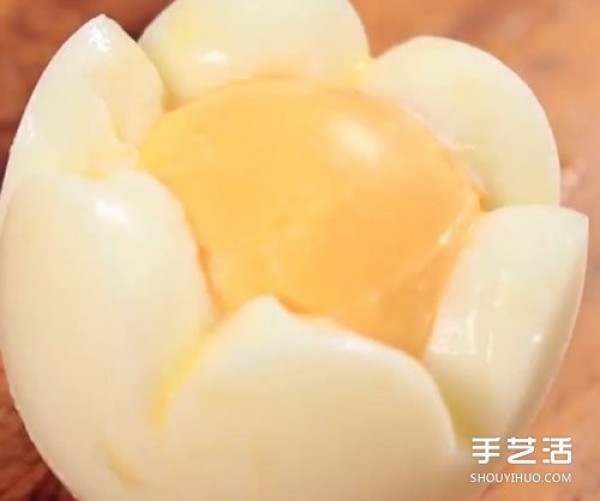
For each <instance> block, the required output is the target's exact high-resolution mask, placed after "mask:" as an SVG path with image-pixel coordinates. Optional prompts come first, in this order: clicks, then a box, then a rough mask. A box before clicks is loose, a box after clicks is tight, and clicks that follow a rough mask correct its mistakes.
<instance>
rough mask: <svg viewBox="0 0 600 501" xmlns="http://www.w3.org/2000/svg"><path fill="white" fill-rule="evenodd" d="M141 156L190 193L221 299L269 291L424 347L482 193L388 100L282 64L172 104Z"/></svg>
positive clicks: (403, 344) (358, 327)
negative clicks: (274, 74)
mask: <svg viewBox="0 0 600 501" xmlns="http://www.w3.org/2000/svg"><path fill="white" fill-rule="evenodd" d="M140 162H141V166H142V168H143V169H145V170H146V171H148V172H149V173H151V174H152V175H154V176H155V177H157V178H158V179H159V180H161V181H162V182H163V183H164V184H165V185H166V186H167V187H168V188H169V189H170V190H171V191H172V192H173V193H174V194H175V196H176V197H177V198H178V199H179V200H180V201H181V202H182V204H183V207H184V208H185V211H186V214H187V217H188V219H189V222H190V224H191V227H192V229H193V232H194V233H195V238H196V241H197V243H198V248H199V256H200V258H201V259H202V262H203V265H204V269H205V271H206V273H207V276H208V280H209V285H210V287H211V290H212V293H213V296H214V299H215V302H216V304H217V306H218V308H219V309H220V311H221V312H222V313H228V312H231V311H234V310H235V309H237V308H239V307H240V306H241V305H243V304H244V303H245V302H247V301H248V300H250V299H252V298H254V297H257V296H259V295H264V294H271V295H274V296H275V297H277V298H278V299H279V300H281V301H282V302H283V303H284V304H286V305H287V306H288V307H290V308H291V309H293V310H294V311H297V312H300V313H304V314H310V315H318V316H323V317H327V318H330V319H333V320H335V321H337V322H338V323H340V324H341V325H344V326H346V327H348V328H350V329H353V330H354V331H356V332H358V333H361V334H362V335H365V336H368V337H371V338H373V339H377V340H379V341H382V342H384V343H387V344H389V345H393V346H396V347H399V348H402V349H404V350H406V351H408V352H411V353H413V354H418V353H419V352H420V351H421V350H422V349H423V347H424V346H425V343H426V342H427V339H428V335H429V332H430V330H431V327H432V321H433V319H434V317H435V312H436V307H437V304H438V301H439V299H440V295H441V293H442V291H443V287H444V284H445V282H446V279H447V278H448V275H449V272H450V271H451V269H452V266H453V263H454V261H455V258H456V255H457V252H458V251H459V250H460V249H461V247H462V246H463V244H464V242H465V239H466V236H467V232H468V230H469V227H470V225H471V223H472V221H473V219H474V218H475V217H476V216H477V214H478V211H479V196H478V193H477V191H476V190H475V189H474V187H473V185H472V183H471V182H470V181H469V179H467V177H466V176H465V175H464V174H463V172H462V171H461V169H460V168H459V167H458V166H457V165H456V163H455V162H454V160H453V158H452V157H451V155H450V154H449V153H448V151H447V150H446V149H445V148H444V146H443V145H442V144H440V142H439V141H438V140H437V138H436V137H435V136H434V135H433V134H432V133H431V132H430V131H429V130H428V129H427V128H426V127H425V126H423V125H422V124H421V123H420V122H419V121H417V120H416V119H414V118H413V117H412V116H411V115H410V114H408V113H406V112H404V111H403V110H401V109H399V108H398V107H396V106H393V105H391V104H390V103H388V102H384V101H381V100H379V99H377V98H374V97H370V96H368V95H366V94H363V93H361V92H359V91H357V90H353V89H338V88H332V87H328V86H325V85H323V84H319V83H315V82H310V81H304V80H300V79H298V80H294V79H286V78H262V79H254V80H249V81H244V82H236V83H232V84H229V85H227V86H224V87H221V88H218V89H216V90H212V91H209V92H207V93H205V94H203V95H202V96H200V97H199V98H198V99H196V100H195V101H193V102H190V103H188V104H185V105H183V106H182V107H180V108H178V109H176V110H174V111H172V112H169V113H167V114H166V115H165V116H164V117H163V118H161V120H160V121H159V123H158V124H157V125H156V126H155V128H154V129H153V131H152V132H151V133H150V135H149V137H148V138H147V140H146V142H145V145H144V146H143V148H142V154H141V160H140Z"/></svg>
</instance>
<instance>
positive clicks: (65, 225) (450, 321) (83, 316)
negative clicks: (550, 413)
mask: <svg viewBox="0 0 600 501" xmlns="http://www.w3.org/2000/svg"><path fill="white" fill-rule="evenodd" d="M558 201H559V164H558V157H557V153H556V147H555V144H554V140H553V137H552V133H551V131H550V128H549V126H548V123H547V120H546V117H545V115H544V112H543V110H542V109H541V107H540V105H539V104H538V102H537V101H536V99H535V97H534V96H533V94H532V93H531V91H530V90H529V89H528V88H527V86H526V85H525V84H524V83H523V82H522V81H521V80H520V79H519V78H518V77H517V76H516V75H515V74H514V73H512V72H511V71H510V70H509V69H507V68H506V67H505V66H504V65H502V63H500V62H499V61H497V60H496V59H494V58H493V57H492V56H490V55H488V54H486V53H484V52H481V51H480V50H478V49H475V48H473V47H470V46H468V45H465V44H462V43H459V42H455V41H451V40H446V39H441V38H434V37H422V38H417V39H414V40H411V41H408V42H406V43H404V44H401V45H399V46H397V47H395V48H393V49H391V50H390V51H389V52H387V53H386V54H384V55H382V56H381V57H379V58H372V57H371V56H370V55H369V50H368V45H367V42H366V36H365V34H364V31H363V29H362V27H361V24H360V21H359V19H358V17H357V15H356V13H355V12H354V11H353V9H352V7H351V6H350V4H349V3H347V2H346V1H345V0H305V1H303V2H296V1H292V0H285V1H274V0H253V1H251V2H248V1H244V0H231V1H229V2H221V1H218V0H176V1H175V2H174V3H173V4H172V5H171V6H170V7H168V8H167V9H166V10H165V11H164V12H163V13H162V14H161V15H160V16H159V17H158V18H157V19H156V20H155V21H154V22H153V23H152V24H151V25H150V26H149V28H148V29H147V31H146V33H145V34H144V35H143V37H142V39H141V40H140V44H139V45H138V44H136V43H135V42H134V41H132V40H131V39H130V38H129V37H128V36H127V35H126V34H125V33H124V32H123V31H122V30H121V29H120V28H119V27H118V26H117V25H116V24H115V23H114V22H112V21H110V20H108V19H106V18H104V17H99V18H96V19H94V20H92V21H90V22H89V23H87V24H86V25H85V26H84V27H82V28H81V29H80V30H79V31H78V32H77V33H75V34H74V35H73V36H72V37H71V38H70V39H69V40H68V41H67V42H66V43H65V45H64V46H63V47H62V48H61V49H60V50H59V52H58V53H57V55H56V56H55V57H54V59H53V60H52V61H51V63H50V64H49V66H48V68H47V70H46V71H45V73H44V75H43V76H42V78H41V80H40V82H39V84H38V86H37V88H36V90H35V91H34V94H33V95H32V97H31V100H30V103H29V105H28V107H27V109H26V111H25V114H24V117H23V120H22V123H21V126H20V127H19V130H18V133H17V137H16V139H15V142H14V145H13V148H12V150H11V155H10V159H9V165H8V169H7V175H6V179H5V183H4V186H3V191H2V196H1V197H0V224H1V236H0V334H1V340H2V352H3V357H4V361H5V365H6V370H7V375H8V377H9V382H10V386H11V390H12V393H13V396H14V398H15V402H16V404H17V407H18V409H19V411H20V413H21V415H22V417H23V419H24V422H25V424H26V426H27V429H28V431H29V433H30V435H31V437H32V439H33V441H34V442H35V444H36V446H37V447H38V448H39V450H40V452H41V453H42V455H43V457H44V458H45V460H46V461H47V462H48V464H49V465H50V466H51V467H52V469H53V470H54V471H55V472H56V473H57V475H58V476H59V477H60V478H61V479H62V481H63V482H64V483H65V484H66V485H67V486H68V487H69V489H70V490H71V491H72V492H73V493H74V494H75V495H76V496H77V497H78V498H80V499H82V500H84V501H95V500H98V501H104V500H106V499H110V500H113V501H121V500H122V501H134V500H143V501H152V500H157V501H164V500H165V499H172V500H178V501H187V500H189V501H195V500H197V499H205V500H207V501H213V500H214V501H217V500H219V501H238V500H240V499H247V500H252V501H254V500H260V501H269V500H273V501H281V500H286V501H295V500H297V501H306V500H319V501H352V500H356V501H362V500H366V499H368V500H373V501H379V500H381V501H383V500H388V499H406V500H425V501H426V500H432V501H433V500H441V499H444V500H447V499H465V498H467V497H468V496H470V495H473V486H472V485H470V484H469V482H468V473H469V472H470V471H472V470H473V467H474V465H473V464H472V461H470V458H469V441H470V437H472V436H481V435H484V436H485V435H493V436H507V435H509V434H511V433H514V432H515V430H518V429H520V428H522V427H523V426H526V425H527V423H528V422H529V421H530V420H531V418H532V417H533V415H534V413H535V411H536V409H537V407H538V406H539V404H540V402H541V400H542V398H543V396H544V394H545V391H546V389H547V387H548V385H549V383H550V381H551V378H552V375H553V374H554V372H555V370H556V368H557V366H558V363H559V361H560V357H561V355H562V352H563V350H564V348H565V346H566V344H567V342H568V338H569V335H570V331H571V328H572V324H573V321H574V318H575V315H576V312H577V308H578V303H579V299H580V294H581V287H582V283H583V272H584V268H585V254H586V245H587V222H586V218H585V217H584V216H583V215H581V214H578V213H576V212H574V211H570V210H567V209H563V208H560V207H559V206H558Z"/></svg>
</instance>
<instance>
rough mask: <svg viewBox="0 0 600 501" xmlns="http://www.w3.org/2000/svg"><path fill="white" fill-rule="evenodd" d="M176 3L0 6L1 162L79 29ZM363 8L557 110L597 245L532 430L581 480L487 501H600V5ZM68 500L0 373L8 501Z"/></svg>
mask: <svg viewBox="0 0 600 501" xmlns="http://www.w3.org/2000/svg"><path fill="white" fill-rule="evenodd" d="M300 1H301V0H300ZM166 3H168V2H167V1H165V0H129V1H123V0H97V1H85V2H83V1H80V0H35V1H33V0H0V165H4V164H5V161H6V154H7V150H8V145H9V143H10V141H11V139H12V136H13V134H14V130H15V127H16V124H17V121H18V119H19V116H20V114H21V112H22V109H23V106H24V104H25V102H26V99H27V97H28V95H29V93H30V92H31V89H32V86H33V85H34V83H35V81H36V79H37V78H38V77H39V75H40V72H41V71H42V69H43V67H44V66H45V64H46V63H47V62H48V60H49V58H50V56H51V54H52V53H53V52H54V51H55V50H56V48H57V47H58V45H59V44H60V43H61V42H62V41H64V40H65V38H67V37H68V35H69V34H70V33H72V32H73V31H74V30H75V29H76V28H77V27H78V26H79V25H80V24H81V23H82V22H83V21H84V20H86V19H88V18H90V17H91V16H93V15H95V14H97V13H100V12H104V13H107V14H109V15H111V16H112V17H114V18H115V19H117V20H118V21H119V22H120V23H121V24H122V25H123V26H124V27H125V28H126V29H127V30H128V31H129V32H130V33H132V34H133V35H137V34H139V32H140V30H141V29H142V27H143V26H145V25H146V24H147V22H148V21H149V20H150V19H151V18H152V16H153V15H154V14H155V13H156V12H158V11H159V10H160V9H161V8H162V7H163V6H164V5H165V4H166ZM355 4H356V6H357V7H358V9H359V11H360V12H361V14H362V16H363V19H364V20H365V22H366V24H367V27H368V30H369V33H370V36H371V40H372V43H373V46H374V49H375V50H376V51H377V52H379V51H381V50H382V49H384V48H386V47H388V46H389V45H391V44H393V43H395V42H398V41H401V40H403V39H405V38H407V37H409V36H411V35H415V34H421V33H428V34H442V35H447V36H451V37H455V38H459V39H462V40H466V41H468V42H471V43H474V44H476V45H479V46H481V47H483V48H485V49H487V50H489V51H491V52H493V53H494V54H496V55H497V56H499V57H500V58H502V59H503V60H504V61H505V62H507V63H508V64H509V65H510V66H512V67H513V68H514V69H516V70H517V71H518V72H519V73H520V74H521V75H522V76H523V77H524V78H525V79H526V80H527V81H528V82H529V83H530V85H531V86H532V87H533V89H534V91H535V92H536V93H537V94H538V96H539V97H540V98H541V100H542V103H543V104H544V106H545V107H546V109H547V111H548V113H549V115H550V119H551V121H552V124H553V127H554V130H555V132H556V135H557V139H558V142H559V148H560V151H561V158H562V164H563V165H564V167H565V176H564V180H565V182H564V188H565V189H564V195H565V202H566V203H567V204H568V205H570V206H573V207H576V208H577V209H579V210H581V211H583V212H586V213H587V214H589V215H590V216H591V235H592V238H591V252H590V262H589V271H588V277H587V279H588V280H587V289H586V292H585V297H584V305H583V309H582V312H581V315H580V319H579V323H578V326H577V329H576V332H575V337H574V342H573V344H572V346H571V348H570V350H569V353H568V355H567V358H566V361H565V364H564V366H563V368H562V371H561V373H560V374H559V376H558V379H557V381H556V384H555V385H554V388H553V391H552V393H551V395H550V398H549V399H548V401H547V402H546V405H545V407H544V409H543V411H542V413H541V415H540V416H539V417H538V419H537V421H536V423H535V425H534V427H533V430H532V432H531V433H532V435H535V436H537V437H542V436H572V437H573V441H574V446H573V465H572V466H571V467H569V468H567V469H563V471H570V472H572V473H573V482H572V483H571V484H537V485H534V484H528V485H502V486H496V487H494V488H492V489H490V490H488V491H487V492H486V494H484V496H483V499H484V500H485V501H506V500H515V501H519V500H530V499H535V500H538V499H540V500H549V501H558V500H561V501H563V500H564V501H567V500H573V501H575V500H579V501H583V500H585V501H593V500H600V335H599V328H600V322H599V319H598V315H597V314H596V312H595V309H596V308H598V307H600V274H599V268H598V266H599V264H600V231H599V230H600V207H599V203H598V202H597V201H596V200H597V196H598V194H600V124H598V114H599V112H600V1H599V0H529V1H528V0H502V1H501V0H495V1H494V0H419V1H415V0H397V1H394V0H356V1H355ZM524 160H525V161H526V159H524ZM432 453H434V451H432ZM532 468H533V469H532V470H527V471H536V472H544V471H546V469H545V467H543V466H541V465H540V466H536V467H532ZM555 470H556V467H554V469H550V468H548V470H547V471H555ZM520 471H523V467H521V469H520ZM70 499H71V498H70V497H69V496H68V495H67V494H66V493H65V492H64V491H63V490H62V489H61V488H60V486H59V485H58V483H57V482H56V480H54V478H53V477H52V475H51V474H49V473H48V471H47V469H46V468H45V467H44V465H43V463H42V462H41V461H40V460H39V458H38V456H37V455H36V453H35V452H34V450H33V448H32V447H31V445H30V444H29V442H28V441H27V439H26V436H25V434H24V432H23V429H22V426H21V424H20V421H19V419H18V417H17V415H16V413H15V411H14V409H13V408H12V406H11V403H10V398H9V395H8V392H7V389H6V385H5V382H4V378H3V375H2V370H1V367H0V501H26V500H31V501H33V500H38V501H50V500H64V501H67V500H70ZM107 501H110V500H107ZM315 501H316V500H315ZM407 501H408V500H407ZM410 501H413V500H410ZM414 501H418V500H414Z"/></svg>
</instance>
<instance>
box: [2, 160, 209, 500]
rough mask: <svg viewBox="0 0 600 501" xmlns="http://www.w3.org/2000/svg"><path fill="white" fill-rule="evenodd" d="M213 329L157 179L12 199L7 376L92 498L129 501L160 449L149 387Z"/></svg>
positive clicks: (41, 438)
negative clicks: (127, 492)
mask: <svg viewBox="0 0 600 501" xmlns="http://www.w3.org/2000/svg"><path fill="white" fill-rule="evenodd" d="M211 320H212V306H211V303H210V298H209V295H208V293H207V290H206V287H205V282H204V277H203V275H202V273H201V271H200V268H199V266H198V262H197V256H196V245H195V242H194V240H193V238H192V237H191V235H190V234H189V232H188V228H187V225H186V222H185V219H184V216H183V213H182V211H181V210H180V207H179V205H178V204H177V203H176V202H175V201H174V200H173V199H172V197H171V195H170V194H169V193H168V192H167V191H166V190H165V189H164V188H162V186H161V185H160V184H158V183H157V182H156V181H154V180H153V179H152V178H150V177H149V176H147V175H145V174H143V173H138V172H135V171H132V170H122V171H120V172H118V173H116V174H114V175H111V176H109V177H107V178H106V179H104V180H96V181H89V180H83V179H81V178H80V177H78V176H75V175H70V174H45V175H37V176H33V177H31V178H30V179H28V180H27V181H24V182H23V183H22V184H21V185H20V187H19V188H18V189H17V190H16V191H15V193H14V196H13V201H12V203H11V205H10V208H9V211H8V214H7V218H6V224H5V227H4V231H3V235H2V239H1V241H0V333H1V336H2V337H1V341H2V352H3V357H4V362H5V367H6V373H7V376H8V380H9V384H10V388H11V390H12V394H13V396H14V398H15V401H16V404H17V407H18V409H19V411H20V413H21V416H22V417H23V419H24V422H25V424H26V427H27V429H28V431H29V432H30V434H31V436H32V438H33V440H34V442H35V443H36V445H37V446H38V448H39V449H40V451H41V452H42V455H43V456H44V458H45V459H46V460H47V461H48V463H49V464H50V465H51V467H52V468H53V469H54V471H55V472H57V473H58V474H59V476H60V477H61V478H62V479H63V481H65V483H66V485H67V486H69V488H71V489H72V490H73V492H74V493H75V494H76V495H79V496H80V497H81V498H82V499H85V500H86V501H89V500H93V499H103V500H107V499H111V500H119V499H129V498H127V497H125V498H123V497H121V493H122V491H123V490H124V487H123V484H128V483H129V484H135V482H137V481H138V479H137V475H138V473H137V469H138V468H140V469H141V468H143V465H144V462H146V461H151V460H152V458H153V457H154V456H153V455H152V454H151V451H152V450H154V449H155V448H156V447H157V441H156V440H153V437H155V434H154V433H153V432H152V430H151V426H150V425H149V424H148V418H147V414H148V411H147V409H148V406H149V401H150V400H151V388H152V387H153V385H154V384H155V382H156V381H157V380H159V379H160V378H161V377H162V374H163V372H164V371H165V370H166V364H167V362H168V361H169V360H170V359H171V358H173V357H174V356H176V354H177V353H179V352H180V351H181V350H182V347H184V346H186V345H187V344H191V343H193V342H195V340H196V338H197V337H198V336H199V335H201V334H202V332H203V329H204V328H205V326H206V324H207V323H209V322H210V321H211ZM125 463H127V464H128V466H127V467H125V466H123V464H125ZM121 470H126V471H127V473H123V471H121ZM115 471H117V472H120V476H119V475H117V473H115Z"/></svg>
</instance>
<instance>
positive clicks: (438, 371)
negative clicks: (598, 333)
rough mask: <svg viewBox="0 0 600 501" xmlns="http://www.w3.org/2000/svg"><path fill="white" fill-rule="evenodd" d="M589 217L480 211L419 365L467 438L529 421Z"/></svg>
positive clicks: (532, 210) (565, 325)
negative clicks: (429, 374) (425, 369)
mask: <svg viewBox="0 0 600 501" xmlns="http://www.w3.org/2000/svg"><path fill="white" fill-rule="evenodd" d="M586 250H587V218H586V217H585V216H584V215H582V214H579V213H577V212H574V211H571V210H568V209H563V208H558V207H550V206H521V207H507V208H502V209H498V210H495V211H492V212H491V213H489V214H487V215H485V216H484V217H482V219H481V220H480V222H479V223H478V224H477V225H476V227H475V229H474V234H473V236H472V241H471V243H470V245H469V246H468V248H467V249H466V250H464V251H463V253H462V255H461V256H460V258H459V260H458V263H457V265H456V268H455V270H454V271H453V273H452V276H451V279H450V282H449V284H448V286H447V289H446V291H445V294H444V298H443V300H442V302H441V307H440V310H439V313H438V318H437V321H436V325H435V327H434V331H433V335H432V338H431V341H430V344H429V346H428V348H427V352H426V354H425V363H426V365H427V367H428V368H429V369H430V370H431V372H432V374H433V376H434V377H435V379H436V380H437V382H438V384H439V385H440V388H441V389H442V392H443V393H444V395H445V396H446V398H447V401H448V404H449V406H450V408H451V410H452V413H453V415H454V417H455V419H456V420H457V421H458V422H459V423H460V425H461V427H462V429H463V431H465V432H467V433H468V434H469V435H476V436H497V435H501V434H503V433H514V432H515V430H518V429H519V428H520V427H522V426H524V425H527V423H528V422H529V421H530V420H531V419H532V417H533V416H534V414H535V412H536V410H537V409H538V407H539V405H540V403H541V401H542V399H543V397H544V395H545V393H546V391H547V388H548V386H549V384H550V382H551V380H552V376H553V375H554V373H555V372H556V370H557V368H558V365H559V362H560V359H561V357H562V354H563V352H564V349H565V347H566V346H567V344H568V341H569V337H570V334H571V330H572V327H573V323H574V320H575V316H576V312H577V309H578V306H579V302H580V297H581V290H582V285H583V276H584V270H585V263H586Z"/></svg>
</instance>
